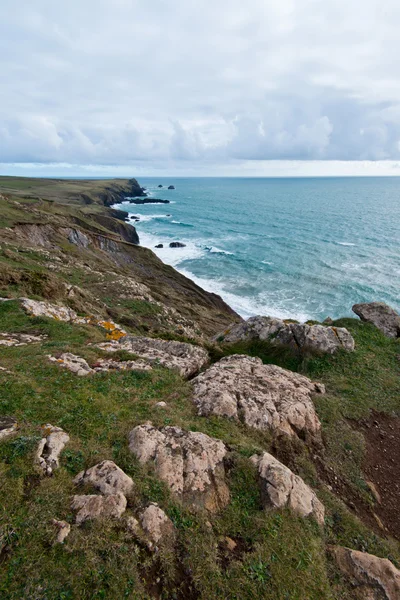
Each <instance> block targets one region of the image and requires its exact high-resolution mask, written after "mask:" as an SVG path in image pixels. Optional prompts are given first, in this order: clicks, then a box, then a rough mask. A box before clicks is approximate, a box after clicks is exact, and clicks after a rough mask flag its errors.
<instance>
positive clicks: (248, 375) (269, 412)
mask: <svg viewBox="0 0 400 600" xmlns="http://www.w3.org/2000/svg"><path fill="white" fill-rule="evenodd" d="M192 384H193V402H194V404H195V405H196V406H197V408H198V414H199V415H201V416H209V415H217V416H221V417H230V418H233V419H235V420H236V421H241V422H242V423H245V424H246V425H248V426H249V427H254V428H255V429H270V430H272V431H277V432H281V433H286V434H289V435H290V436H293V435H296V434H299V433H300V432H302V433H303V434H310V435H311V436H314V435H316V434H318V433H319V431H320V428H321V424H320V422H319V419H318V416H317V414H316V412H315V408H314V404H313V402H312V399H311V394H312V393H324V392H325V388H324V386H323V385H321V384H319V383H313V382H312V381H311V380H310V379H308V378H307V377H304V376H303V375H300V374H298V373H293V372H292V371H287V370H286V369H282V368H281V367H277V366H276V365H264V364H263V363H262V361H261V359H259V358H252V357H250V356H247V355H237V354H236V355H233V356H226V357H224V358H223V359H221V360H220V361H219V362H217V363H215V364H214V365H212V366H211V367H210V368H209V369H207V371H205V372H204V373H200V375H198V376H197V377H196V378H195V379H194V380H193V382H192Z"/></svg>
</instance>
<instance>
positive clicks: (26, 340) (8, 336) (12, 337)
mask: <svg viewBox="0 0 400 600" xmlns="http://www.w3.org/2000/svg"><path fill="white" fill-rule="evenodd" d="M46 338H47V335H29V334H27V333H0V346H7V347H11V346H26V345H27V344H39V343H40V342H43V340H45V339H46Z"/></svg>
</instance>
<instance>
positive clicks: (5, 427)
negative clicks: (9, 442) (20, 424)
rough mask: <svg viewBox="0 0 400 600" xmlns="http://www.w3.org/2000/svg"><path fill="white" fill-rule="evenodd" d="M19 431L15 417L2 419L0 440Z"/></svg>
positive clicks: (0, 422)
mask: <svg viewBox="0 0 400 600" xmlns="http://www.w3.org/2000/svg"><path fill="white" fill-rule="evenodd" d="M16 431H17V421H16V419H14V418H13V417H0V440H3V439H5V438H6V437H8V436H10V435H12V434H13V433H15V432H16Z"/></svg>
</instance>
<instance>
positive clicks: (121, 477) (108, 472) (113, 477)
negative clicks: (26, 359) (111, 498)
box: [74, 460, 133, 495]
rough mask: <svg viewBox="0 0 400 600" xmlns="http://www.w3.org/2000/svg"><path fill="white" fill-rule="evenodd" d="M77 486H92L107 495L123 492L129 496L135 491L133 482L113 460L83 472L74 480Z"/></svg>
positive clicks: (105, 461)
mask: <svg viewBox="0 0 400 600" xmlns="http://www.w3.org/2000/svg"><path fill="white" fill-rule="evenodd" d="M74 483H75V485H91V486H93V487H94V488H95V489H96V490H98V491H99V492H101V493H102V494H105V495H110V494H116V493H117V492H122V493H123V494H125V495H126V494H129V493H130V492H131V491H132V490H133V480H132V479H131V477H129V476H128V475H127V474H126V473H124V471H123V470H122V469H120V468H119V467H118V466H117V465H116V464H115V463H114V462H113V461H112V460H103V461H102V462H101V463H99V464H97V465H95V466H94V467H91V468H90V469H87V470H86V471H81V472H80V473H79V474H78V475H77V476H76V477H75V479H74Z"/></svg>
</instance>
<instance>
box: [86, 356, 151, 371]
mask: <svg viewBox="0 0 400 600" xmlns="http://www.w3.org/2000/svg"><path fill="white" fill-rule="evenodd" d="M93 370H94V371H96V372H97V371H151V370H152V367H151V365H149V363H147V362H146V361H144V360H140V359H139V360H121V361H118V360H112V359H110V358H99V359H98V360H97V361H96V364H95V365H93Z"/></svg>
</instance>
